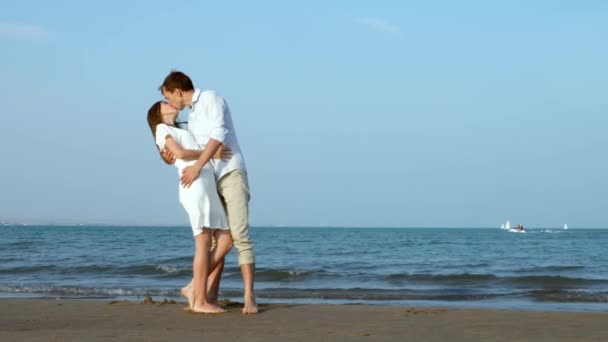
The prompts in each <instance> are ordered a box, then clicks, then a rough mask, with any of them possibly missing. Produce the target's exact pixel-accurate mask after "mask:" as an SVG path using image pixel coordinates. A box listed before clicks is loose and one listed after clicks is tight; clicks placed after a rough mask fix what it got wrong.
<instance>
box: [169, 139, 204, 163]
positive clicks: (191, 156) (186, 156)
mask: <svg viewBox="0 0 608 342" xmlns="http://www.w3.org/2000/svg"><path fill="white" fill-rule="evenodd" d="M165 148H166V149H168V150H169V151H170V152H171V153H173V155H174V156H175V158H177V159H181V160H196V159H198V158H199V157H200V155H201V153H202V152H203V151H201V150H188V149H185V148H183V147H182V145H180V144H178V143H177V141H175V139H173V137H172V136H170V135H168V136H167V137H166V142H165Z"/></svg>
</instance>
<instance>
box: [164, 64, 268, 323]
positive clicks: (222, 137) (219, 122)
mask: <svg viewBox="0 0 608 342" xmlns="http://www.w3.org/2000/svg"><path fill="white" fill-rule="evenodd" d="M160 91H161V92H162V94H163V96H164V97H165V99H166V100H167V102H169V104H170V105H171V106H173V107H175V108H177V109H178V110H182V109H184V108H185V107H186V106H188V107H189V108H190V113H189V114H188V130H189V131H190V132H191V133H192V134H193V135H194V136H195V137H196V140H197V142H198V144H199V145H200V146H201V147H202V146H204V149H203V152H202V154H201V156H200V157H199V159H198V160H197V161H196V163H195V164H194V165H192V166H188V167H187V168H185V169H184V170H183V173H182V176H181V184H182V185H183V186H184V187H189V186H190V185H191V184H192V182H193V181H194V180H195V179H196V178H198V176H199V174H200V171H201V169H202V168H203V166H204V165H205V164H206V163H207V162H209V160H210V159H211V158H212V157H213V155H214V154H215V153H216V151H217V150H218V149H219V148H220V146H222V145H224V146H226V147H227V148H228V149H230V150H231V151H232V153H233V155H232V157H230V158H229V159H228V160H220V161H217V162H214V163H213V164H214V167H215V173H216V176H217V180H218V181H217V190H218V192H219V195H220V198H221V199H222V202H223V203H224V207H225V208H226V214H227V216H228V224H229V226H230V233H231V235H232V239H233V240H234V246H235V247H236V249H237V252H238V260H239V265H240V267H241V273H242V275H243V283H244V287H245V293H244V300H245V307H244V308H243V314H246V315H249V314H256V313H257V312H258V308H257V304H256V301H255V294H254V289H253V281H254V273H255V252H254V249H253V242H252V241H251V238H250V237H249V218H248V216H249V215H248V214H249V198H250V195H249V185H248V181H247V171H246V169H245V161H244V159H243V156H242V154H241V149H240V147H239V144H238V141H237V138H236V133H235V130H234V126H233V124H232V118H231V116H230V109H229V108H228V104H227V103H226V101H225V100H224V99H223V98H222V97H221V96H219V95H218V94H217V93H216V92H214V91H210V90H207V91H201V90H200V89H195V88H194V85H193V84H192V80H190V78H189V77H188V76H187V75H186V74H184V73H182V72H179V71H172V72H171V73H170V74H169V75H168V76H167V77H166V78H165V80H164V81H163V84H162V85H161V86H160ZM162 154H163V159H165V161H167V162H172V161H174V156H172V155H171V153H170V152H168V151H163V152H162ZM223 268H224V261H223V260H222V262H221V263H220V265H218V267H217V268H216V269H215V270H213V271H212V273H211V274H210V275H209V281H208V283H209V287H208V297H209V298H210V299H215V301H217V297H218V292H219V283H220V278H221V273H222V271H223ZM188 287H190V285H189V286H188ZM188 287H187V288H185V289H184V290H185V291H189V288H188Z"/></svg>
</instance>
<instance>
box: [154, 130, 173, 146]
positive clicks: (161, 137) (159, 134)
mask: <svg viewBox="0 0 608 342" xmlns="http://www.w3.org/2000/svg"><path fill="white" fill-rule="evenodd" d="M167 135H171V131H170V130H169V127H168V126H167V125H165V124H159V125H157V126H156V137H155V139H156V145H157V146H158V148H159V149H161V150H163V149H165V143H166V142H167Z"/></svg>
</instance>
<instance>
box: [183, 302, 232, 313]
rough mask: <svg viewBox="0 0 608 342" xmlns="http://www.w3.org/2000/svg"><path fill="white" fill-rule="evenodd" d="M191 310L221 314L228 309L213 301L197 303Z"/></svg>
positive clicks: (193, 311)
mask: <svg viewBox="0 0 608 342" xmlns="http://www.w3.org/2000/svg"><path fill="white" fill-rule="evenodd" d="M189 311H190V312H192V313H198V314H221V313H224V312H226V310H224V309H222V308H220V307H219V306H217V305H214V304H211V303H205V304H195V305H194V307H192V308H190V310H189Z"/></svg>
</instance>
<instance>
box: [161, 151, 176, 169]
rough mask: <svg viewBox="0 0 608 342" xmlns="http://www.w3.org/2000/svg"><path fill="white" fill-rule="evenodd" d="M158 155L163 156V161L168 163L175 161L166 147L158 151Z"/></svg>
mask: <svg viewBox="0 0 608 342" xmlns="http://www.w3.org/2000/svg"><path fill="white" fill-rule="evenodd" d="M160 157H161V158H163V160H164V161H165V163H167V164H169V165H172V164H173V163H175V156H174V155H173V153H172V152H171V151H169V150H168V149H164V150H162V151H160Z"/></svg>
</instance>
